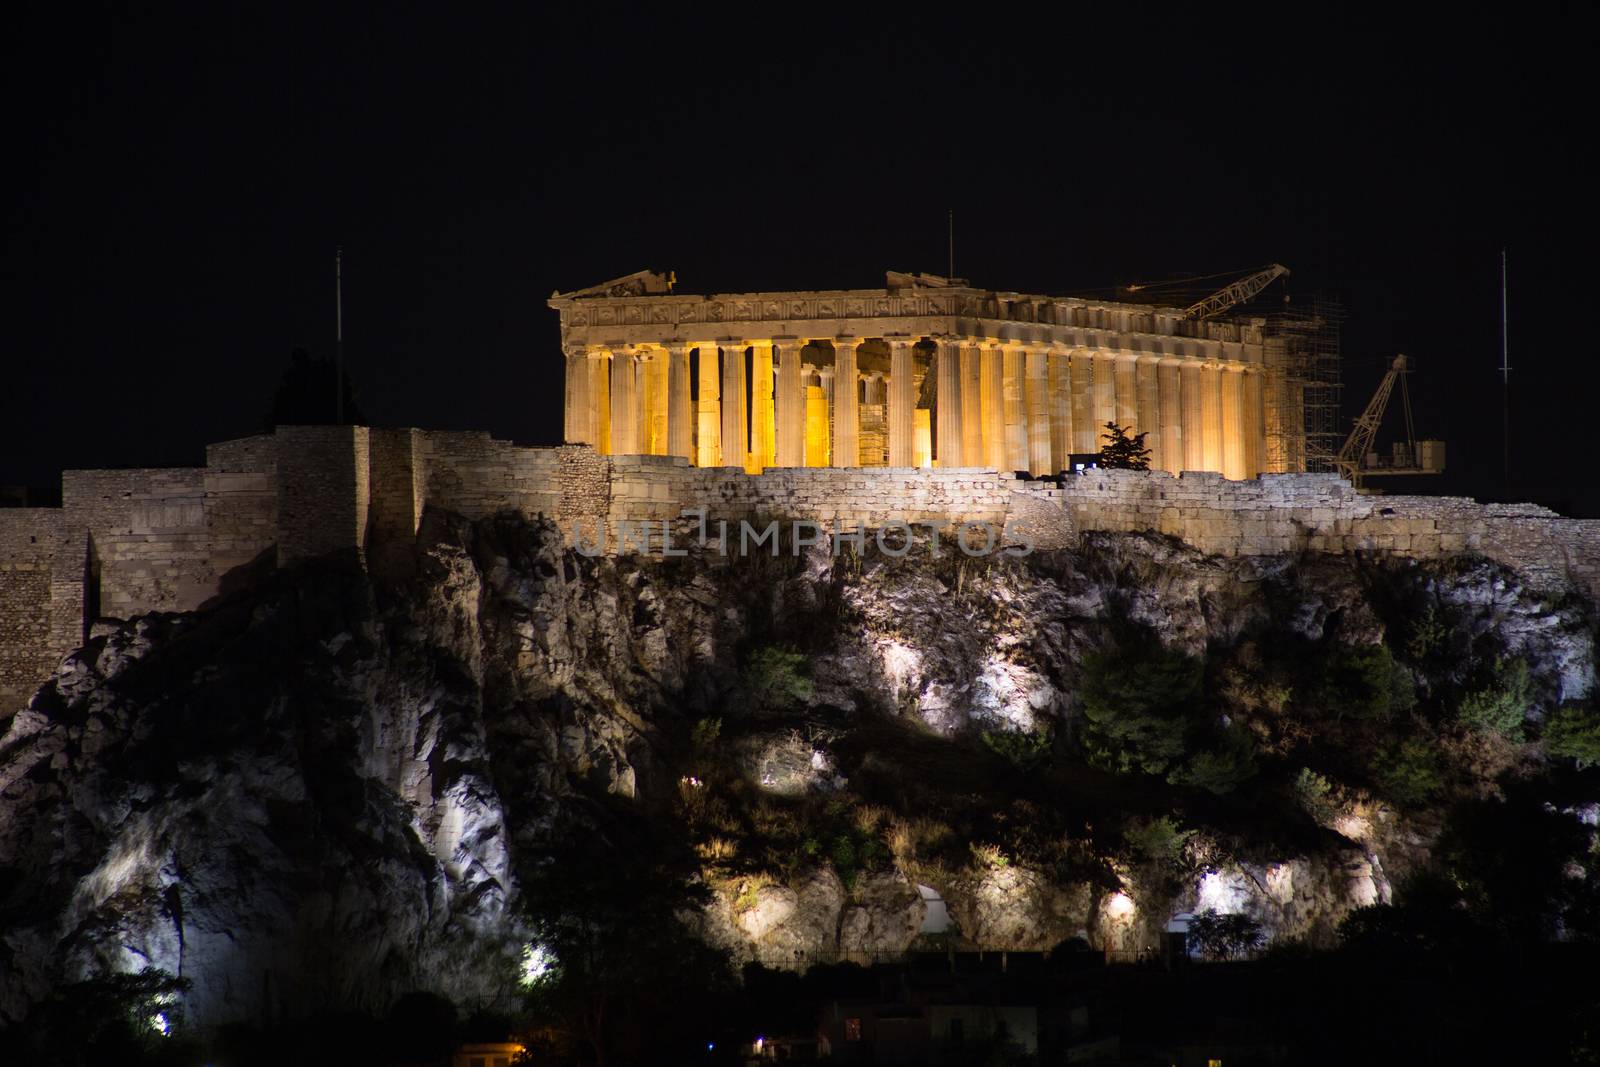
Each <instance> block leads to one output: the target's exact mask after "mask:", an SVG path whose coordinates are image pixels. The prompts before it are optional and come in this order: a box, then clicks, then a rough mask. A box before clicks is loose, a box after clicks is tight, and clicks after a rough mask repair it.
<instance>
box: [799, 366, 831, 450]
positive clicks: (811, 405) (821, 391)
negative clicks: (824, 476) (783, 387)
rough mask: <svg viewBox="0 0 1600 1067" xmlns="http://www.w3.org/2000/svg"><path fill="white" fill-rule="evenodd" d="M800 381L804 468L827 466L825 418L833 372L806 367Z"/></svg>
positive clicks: (826, 419) (827, 421) (827, 420)
mask: <svg viewBox="0 0 1600 1067" xmlns="http://www.w3.org/2000/svg"><path fill="white" fill-rule="evenodd" d="M813 378H814V379H816V384H814V386H813V384H811V379H813ZM800 381H802V382H805V466H806V467H826V466H827V438H829V434H830V422H829V418H827V403H829V400H827V398H829V395H830V394H832V386H830V384H829V382H832V381H834V371H832V370H826V371H821V373H818V371H816V370H814V368H811V366H806V368H803V371H802V374H800Z"/></svg>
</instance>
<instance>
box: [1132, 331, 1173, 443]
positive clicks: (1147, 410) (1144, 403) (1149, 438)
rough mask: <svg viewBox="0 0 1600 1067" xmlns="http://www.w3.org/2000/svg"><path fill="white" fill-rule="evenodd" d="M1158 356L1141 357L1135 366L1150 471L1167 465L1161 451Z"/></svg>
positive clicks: (1140, 427)
mask: <svg viewBox="0 0 1600 1067" xmlns="http://www.w3.org/2000/svg"><path fill="white" fill-rule="evenodd" d="M1159 362H1160V361H1159V358H1158V357H1156V356H1140V357H1139V361H1138V362H1137V363H1135V364H1134V365H1133V373H1134V378H1135V379H1136V381H1135V386H1136V388H1137V389H1138V391H1139V405H1138V406H1139V411H1138V418H1137V420H1136V421H1137V425H1138V429H1139V432H1140V433H1143V434H1145V435H1146V436H1145V439H1144V446H1145V447H1146V448H1148V449H1149V450H1150V469H1151V470H1153V471H1157V470H1164V469H1165V468H1166V463H1165V460H1164V457H1163V454H1162V450H1161V401H1160V395H1159V393H1158V389H1159V386H1158V384H1157V382H1156V367H1157V366H1158V365H1159Z"/></svg>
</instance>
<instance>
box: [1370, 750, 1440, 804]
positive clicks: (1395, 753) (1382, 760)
mask: <svg viewBox="0 0 1600 1067" xmlns="http://www.w3.org/2000/svg"><path fill="white" fill-rule="evenodd" d="M1372 776H1373V779H1374V780H1375V781H1376V782H1377V784H1378V788H1379V789H1380V790H1381V791H1382V792H1383V794H1384V795H1385V796H1387V797H1388V798H1389V799H1390V800H1393V801H1394V802H1395V803H1397V804H1406V805H1411V804H1421V803H1422V802H1423V801H1425V800H1427V799H1428V798H1429V797H1431V796H1432V795H1433V794H1434V793H1435V792H1436V791H1437V790H1438V788H1439V786H1440V784H1441V777H1440V774H1439V756H1438V754H1437V753H1436V752H1435V751H1434V749H1433V747H1432V746H1431V745H1429V744H1428V743H1427V742H1426V741H1421V740H1417V739H1415V738H1413V739H1412V740H1409V741H1402V742H1400V743H1399V744H1398V745H1390V746H1389V747H1387V748H1385V749H1384V750H1383V751H1382V752H1380V753H1378V755H1377V757H1376V758H1375V759H1374V760H1373V761H1372Z"/></svg>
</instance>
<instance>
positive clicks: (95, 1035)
mask: <svg viewBox="0 0 1600 1067" xmlns="http://www.w3.org/2000/svg"><path fill="white" fill-rule="evenodd" d="M189 986H190V982H189V980H188V979H187V978H175V977H173V976H172V975H171V974H169V973H167V972H166V971H162V970H158V969H155V968H151V969H149V970H145V971H141V972H139V973H138V974H107V975H101V976H99V977H97V978H91V979H88V980H87V981H83V982H74V983H72V984H70V985H66V986H62V987H60V988H58V989H56V990H55V992H54V993H52V994H51V996H50V997H49V998H48V999H46V1000H45V1001H43V1002H41V1003H40V1004H38V1005H36V1006H35V1007H34V1008H33V1010H32V1011H31V1012H30V1013H29V1015H28V1017H27V1019H26V1020H24V1021H23V1023H22V1024H20V1025H18V1026H13V1027H10V1028H8V1029H5V1030H0V1063H18V1064H22V1063H50V1064H61V1065H63V1067H77V1065H83V1067H94V1065H98V1064H102V1063H115V1064H152V1065H154V1064H161V1065H165V1064H173V1065H174V1067H176V1065H177V1064H180V1063H189V1062H197V1060H196V1059H195V1058H194V1057H195V1055H196V1049H195V1047H194V1046H193V1045H192V1043H191V1042H190V1041H189V1040H188V1039H186V1038H185V1037H184V1036H183V1030H184V1027H183V996H184V994H185V993H187V992H188V990H189Z"/></svg>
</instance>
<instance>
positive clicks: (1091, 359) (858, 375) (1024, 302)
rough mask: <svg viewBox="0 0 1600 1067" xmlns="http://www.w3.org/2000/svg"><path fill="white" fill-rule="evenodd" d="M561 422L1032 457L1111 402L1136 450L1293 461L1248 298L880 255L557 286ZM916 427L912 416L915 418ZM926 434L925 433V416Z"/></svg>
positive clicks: (1064, 443)
mask: <svg viewBox="0 0 1600 1067" xmlns="http://www.w3.org/2000/svg"><path fill="white" fill-rule="evenodd" d="M550 306H551V307H552V308H554V309H556V310H557V311H559V312H560V314H561V342H562V346H563V350H564V351H565V353H566V372H567V380H566V427H565V429H566V440H567V441H568V442H569V443H572V444H588V445H593V446H594V447H595V448H596V449H597V450H598V451H600V452H601V453H602V454H606V455H674V456H681V457H683V458H685V459H688V460H690V461H691V462H692V463H694V464H695V465H696V466H701V467H715V466H720V467H742V468H744V469H745V470H747V471H749V472H751V473H757V472H759V471H761V470H763V469H765V468H767V467H774V466H776V467H801V466H808V467H815V466H834V467H857V466H860V467H882V466H890V467H912V466H930V465H931V466H939V467H989V468H993V469H996V470H1005V471H1019V470H1026V471H1027V472H1028V473H1030V474H1032V475H1043V474H1053V473H1055V472H1057V471H1061V470H1065V469H1068V468H1069V466H1070V457H1071V456H1072V455H1074V454H1082V453H1091V452H1096V451H1098V450H1099V445H1100V433H1101V431H1102V429H1103V428H1104V426H1105V424H1106V423H1107V422H1113V421H1114V422H1116V423H1118V424H1119V425H1122V426H1124V427H1127V428H1128V429H1129V430H1130V432H1132V433H1140V432H1146V433H1147V434H1148V436H1147V437H1146V441H1145V443H1146V445H1147V446H1148V447H1149V448H1150V451H1151V466H1152V467H1153V468H1155V469H1158V470H1168V471H1171V472H1173V473H1174V474H1176V473H1178V472H1180V471H1185V470H1197V471H1216V472H1218V473H1221V474H1223V475H1225V476H1226V477H1228V478H1233V479H1243V478H1254V477H1256V476H1257V475H1258V474H1261V473H1263V472H1285V471H1290V470H1296V469H1299V468H1298V467H1292V466H1290V465H1289V463H1290V461H1289V460H1287V459H1285V458H1282V457H1284V456H1300V457H1303V456H1304V453H1305V450H1304V448H1299V449H1293V448H1288V449H1278V450H1276V451H1277V452H1278V453H1280V456H1279V458H1276V459H1269V450H1268V448H1267V431H1268V427H1269V426H1273V427H1283V426H1286V425H1293V424H1295V423H1296V422H1297V420H1298V416H1297V414H1295V413H1291V412H1279V411H1275V410H1271V409H1272V408H1273V406H1274V405H1275V404H1276V403H1278V401H1276V400H1274V398H1275V397H1278V396H1282V395H1285V394H1284V393H1283V391H1282V390H1279V389H1275V388H1271V387H1270V385H1268V383H1267V382H1266V379H1267V378H1268V376H1269V375H1270V374H1271V373H1272V371H1271V368H1270V367H1269V365H1268V363H1267V360H1266V346H1265V344H1264V342H1263V337H1262V326H1263V323H1264V321H1265V320H1263V319H1259V318H1243V319H1231V320H1228V321H1205V322H1195V321H1192V320H1189V319H1186V318H1185V317H1184V313H1183V310H1182V309H1180V308H1169V307H1156V306H1152V305H1144V304H1118V303H1106V302H1100V301H1092V300H1083V299H1078V298H1072V297H1050V296H1037V295H1028V294H1022V293H1005V292H992V291H988V290H983V289H975V288H972V287H971V286H969V285H967V284H966V283H965V282H963V281H961V280H960V279H946V278H937V277H932V276H929V275H909V274H899V273H895V272H890V273H889V275H888V278H887V280H886V283H885V286H884V288H882V289H849V290H827V291H815V292H793V293H740V294H732V295H712V296H695V295H688V294H680V293H674V292H672V280H671V278H670V276H667V275H662V274H655V273H651V272H648V271H645V272H641V273H639V274H635V275H630V276H628V277H626V278H621V279H617V280H616V281H612V282H607V283H604V284H602V285H598V286H594V287H592V288H589V289H582V290H578V291H575V292H571V293H558V294H556V295H554V296H552V297H551V298H550ZM924 427H926V429H924ZM924 433H925V434H926V435H927V437H926V439H924V438H923V434H924Z"/></svg>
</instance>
